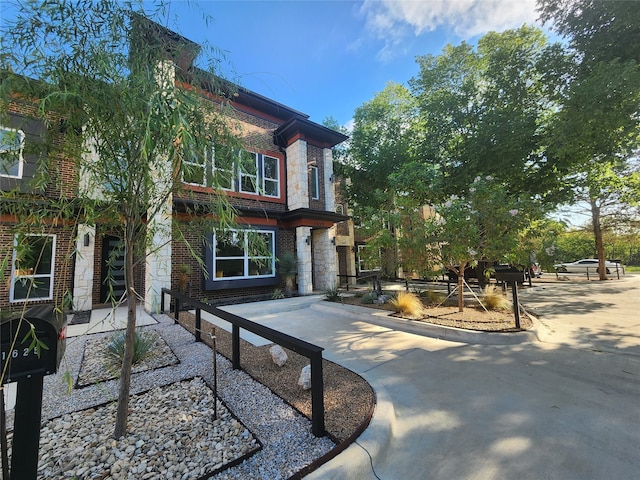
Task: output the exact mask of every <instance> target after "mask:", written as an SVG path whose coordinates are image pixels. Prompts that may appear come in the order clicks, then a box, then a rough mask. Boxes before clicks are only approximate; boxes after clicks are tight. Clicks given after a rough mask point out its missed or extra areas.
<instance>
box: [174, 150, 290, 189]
mask: <svg viewBox="0 0 640 480" xmlns="http://www.w3.org/2000/svg"><path fill="white" fill-rule="evenodd" d="M184 166H185V168H184V172H183V175H182V180H183V181H184V182H185V183H189V184H192V185H202V186H205V187H212V186H216V187H218V188H222V189H224V190H229V191H235V192H242V193H249V194H252V195H264V196H268V197H279V196H280V161H279V160H278V159H277V158H275V157H271V156H269V155H264V154H261V153H255V152H249V151H246V150H237V149H232V148H229V147H225V146H224V145H219V144H217V145H215V146H214V147H212V148H211V149H210V150H208V151H207V152H206V154H205V155H199V156H196V155H194V156H193V157H192V158H189V159H185V161H184Z"/></svg>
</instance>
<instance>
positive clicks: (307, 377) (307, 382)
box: [298, 365, 311, 390]
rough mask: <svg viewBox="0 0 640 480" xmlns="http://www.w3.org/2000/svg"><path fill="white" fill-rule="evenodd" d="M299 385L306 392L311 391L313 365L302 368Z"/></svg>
mask: <svg viewBox="0 0 640 480" xmlns="http://www.w3.org/2000/svg"><path fill="white" fill-rule="evenodd" d="M298 385H300V386H301V387H302V388H303V389H304V390H309V389H310V388H311V365H307V366H306V367H303V368H302V371H301V372H300V380H298Z"/></svg>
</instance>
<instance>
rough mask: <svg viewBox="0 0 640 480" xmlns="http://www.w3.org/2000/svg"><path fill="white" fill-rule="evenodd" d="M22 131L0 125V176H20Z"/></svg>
mask: <svg viewBox="0 0 640 480" xmlns="http://www.w3.org/2000/svg"><path fill="white" fill-rule="evenodd" d="M23 150H24V132H23V131H22V130H16V129H14V128H8V127H2V126H0V176H2V177H11V178H22V173H23V169H24V159H23V157H22V151H23Z"/></svg>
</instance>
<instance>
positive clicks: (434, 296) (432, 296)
mask: <svg viewBox="0 0 640 480" xmlns="http://www.w3.org/2000/svg"><path fill="white" fill-rule="evenodd" d="M426 296H427V300H428V301H429V303H430V304H432V305H440V304H441V303H442V302H444V299H445V298H446V295H445V294H444V293H442V292H438V291H437V290H427V292H426Z"/></svg>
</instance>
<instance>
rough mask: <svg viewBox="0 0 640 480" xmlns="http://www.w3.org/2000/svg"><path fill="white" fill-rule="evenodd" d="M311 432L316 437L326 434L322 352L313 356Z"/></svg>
mask: <svg viewBox="0 0 640 480" xmlns="http://www.w3.org/2000/svg"><path fill="white" fill-rule="evenodd" d="M310 360H311V431H312V432H313V434H314V435H315V436H316V437H322V436H324V435H325V434H326V432H325V429H324V381H323V378H322V352H317V353H314V354H313V355H312V356H311V359H310Z"/></svg>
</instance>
